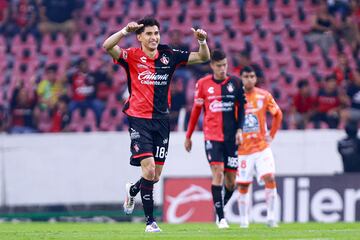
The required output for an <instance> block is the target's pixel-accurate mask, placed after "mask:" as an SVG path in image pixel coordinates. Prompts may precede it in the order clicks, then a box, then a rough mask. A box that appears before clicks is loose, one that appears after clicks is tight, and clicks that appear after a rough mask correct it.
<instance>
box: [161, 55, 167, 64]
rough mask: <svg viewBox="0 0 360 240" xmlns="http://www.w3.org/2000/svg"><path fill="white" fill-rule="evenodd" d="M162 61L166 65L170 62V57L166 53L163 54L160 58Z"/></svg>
mask: <svg viewBox="0 0 360 240" xmlns="http://www.w3.org/2000/svg"><path fill="white" fill-rule="evenodd" d="M160 62H162V63H163V64H165V65H168V64H169V58H168V57H167V56H166V55H162V57H161V58H160Z"/></svg>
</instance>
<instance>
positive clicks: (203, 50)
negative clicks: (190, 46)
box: [187, 28, 210, 64]
mask: <svg viewBox="0 0 360 240" xmlns="http://www.w3.org/2000/svg"><path fill="white" fill-rule="evenodd" d="M191 31H193V33H194V36H195V38H196V39H197V40H198V42H199V51H198V52H191V53H190V55H189V60H188V63H187V64H196V63H203V62H206V61H209V60H210V50H209V47H208V45H207V43H206V38H207V33H206V32H205V31H204V30H202V29H197V30H195V29H194V28H191Z"/></svg>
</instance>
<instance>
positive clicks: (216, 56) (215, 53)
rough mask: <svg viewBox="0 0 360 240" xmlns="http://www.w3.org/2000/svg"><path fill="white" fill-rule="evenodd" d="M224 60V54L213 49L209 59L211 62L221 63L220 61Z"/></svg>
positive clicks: (219, 50)
mask: <svg viewBox="0 0 360 240" xmlns="http://www.w3.org/2000/svg"><path fill="white" fill-rule="evenodd" d="M225 58H226V54H225V52H224V51H223V50H221V49H214V50H213V51H212V52H211V56H210V59H211V61H212V62H216V61H221V60H223V59H225Z"/></svg>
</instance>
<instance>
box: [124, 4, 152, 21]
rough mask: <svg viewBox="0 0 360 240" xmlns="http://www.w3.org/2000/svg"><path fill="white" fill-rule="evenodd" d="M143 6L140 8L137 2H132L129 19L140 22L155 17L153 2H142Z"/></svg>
mask: <svg viewBox="0 0 360 240" xmlns="http://www.w3.org/2000/svg"><path fill="white" fill-rule="evenodd" d="M142 2H143V5H142V6H140V5H139V4H138V3H137V1H131V2H130V6H129V11H128V14H127V17H128V18H129V19H132V20H139V19H141V18H143V17H144V16H149V15H153V10H152V6H151V1H142Z"/></svg>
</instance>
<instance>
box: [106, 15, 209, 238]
mask: <svg viewBox="0 0 360 240" xmlns="http://www.w3.org/2000/svg"><path fill="white" fill-rule="evenodd" d="M191 30H192V31H193V33H194V36H195V38H196V39H197V40H198V42H199V45H200V46H199V51H198V52H191V53H189V52H186V51H181V50H177V49H171V48H170V47H169V46H167V45H162V44H160V25H159V22H158V21H157V20H156V19H154V18H152V17H145V18H143V19H141V20H139V21H138V22H130V23H128V24H127V25H126V27H124V28H123V29H122V30H120V31H118V32H116V33H114V34H113V35H111V36H110V37H109V38H107V39H106V40H105V42H104V43H103V47H104V48H105V49H106V51H107V52H108V53H109V54H110V55H111V56H112V57H113V59H114V62H115V63H117V64H120V65H121V66H122V67H123V68H124V69H125V71H126V74H127V78H128V89H129V93H130V95H129V98H128V100H127V101H126V104H125V106H124V109H123V111H124V113H125V114H126V115H127V116H128V120H129V133H130V138H131V146H130V148H131V154H132V155H131V158H130V164H131V165H133V166H141V170H142V176H141V179H140V180H139V181H137V182H136V183H135V184H131V183H128V184H126V196H127V197H126V199H125V202H124V211H125V213H126V214H131V213H132V211H133V209H134V205H135V199H134V198H135V196H136V195H137V193H138V192H140V194H141V200H142V204H143V208H144V213H145V217H146V228H145V232H160V231H161V229H160V228H159V227H158V225H157V223H156V221H155V219H154V216H153V209H154V200H153V185H154V183H156V182H157V181H159V177H160V174H161V171H162V168H163V165H164V162H165V159H166V155H167V150H168V145H169V132H170V130H169V108H170V102H169V101H170V99H169V85H170V80H171V77H172V75H173V73H174V71H175V68H176V67H177V66H179V65H182V64H195V63H203V62H206V61H208V60H209V58H210V53H209V48H208V46H207V43H206V37H207V34H206V32H205V31H204V30H202V29H197V30H195V29H193V28H192V29H191ZM132 32H135V33H136V38H137V40H138V41H139V42H140V45H141V47H140V48H128V49H123V48H120V47H119V46H118V45H117V44H118V43H119V41H120V40H121V39H123V38H124V37H125V36H126V35H128V34H130V33H132Z"/></svg>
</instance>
